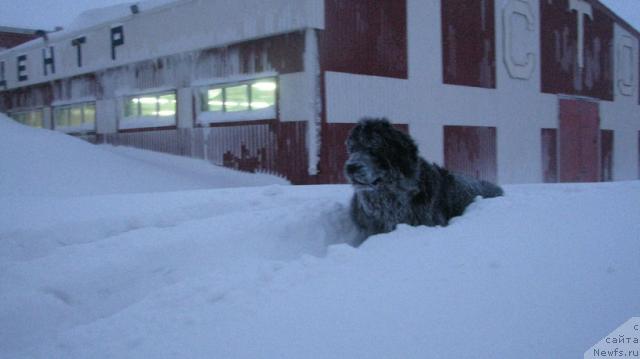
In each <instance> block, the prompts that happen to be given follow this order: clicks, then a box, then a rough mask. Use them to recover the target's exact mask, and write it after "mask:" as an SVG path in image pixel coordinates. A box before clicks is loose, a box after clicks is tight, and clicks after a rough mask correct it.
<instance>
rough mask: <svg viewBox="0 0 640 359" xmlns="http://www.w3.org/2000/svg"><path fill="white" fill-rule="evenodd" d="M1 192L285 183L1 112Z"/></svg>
mask: <svg viewBox="0 0 640 359" xmlns="http://www.w3.org/2000/svg"><path fill="white" fill-rule="evenodd" d="M0 173H1V174H2V175H1V176H0V197H2V196H16V195H31V196H42V195H46V196H69V195H74V196H75V195H94V194H108V193H134V192H135V193H138V192H159V191H177V190H186V189H203V188H220V187H230V186H234V187H238V186H257V185H268V184H278V183H279V184H286V183H287V182H286V181H285V180H283V179H281V178H278V177H274V176H268V175H252V174H247V173H241V172H237V171H232V170H229V169H224V168H220V167H216V166H213V165H211V164H209V163H207V162H205V161H200V160H193V159H187V158H182V157H178V156H170V155H163V154H158V153H153V152H145V151H139V150H134V149H126V148H113V147H111V146H94V145H91V144H89V143H86V142H85V141H82V140H79V139H76V138H74V137H71V136H68V135H65V134H62V133H58V132H54V131H49V130H42V129H35V128H30V127H27V126H23V125H21V124H18V123H16V122H15V121H13V120H11V119H9V118H7V117H6V116H4V115H2V114H0Z"/></svg>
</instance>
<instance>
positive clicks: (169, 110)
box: [158, 94, 176, 117]
mask: <svg viewBox="0 0 640 359" xmlns="http://www.w3.org/2000/svg"><path fill="white" fill-rule="evenodd" d="M175 115H176V95H174V94H168V95H162V96H159V97H158V116H161V117H171V116H175Z"/></svg>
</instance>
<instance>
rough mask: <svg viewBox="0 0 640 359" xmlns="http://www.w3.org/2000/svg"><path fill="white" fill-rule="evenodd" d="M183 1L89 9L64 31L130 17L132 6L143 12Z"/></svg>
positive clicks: (159, 0) (155, 0) (150, 1)
mask: <svg viewBox="0 0 640 359" xmlns="http://www.w3.org/2000/svg"><path fill="white" fill-rule="evenodd" d="M184 1H185V0H146V1H141V2H125V3H122V4H117V5H111V6H106V7H100V8H95V9H90V10H87V11H84V12H83V13H81V14H80V15H78V16H77V17H76V18H75V19H74V20H73V21H72V22H71V23H70V24H69V25H68V26H66V27H65V28H64V29H65V31H77V30H82V29H86V28H90V27H93V26H97V25H100V24H104V23H106V22H112V21H114V20H118V19H120V18H124V17H127V16H130V15H131V6H132V5H138V8H139V10H140V12H144V11H149V10H151V9H156V8H159V7H162V6H166V5H168V4H172V3H177V2H184ZM186 1H193V0H186Z"/></svg>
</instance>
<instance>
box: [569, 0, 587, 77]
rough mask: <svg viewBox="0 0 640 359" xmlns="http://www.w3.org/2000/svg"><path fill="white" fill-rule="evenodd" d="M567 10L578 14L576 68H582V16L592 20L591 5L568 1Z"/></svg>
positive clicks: (580, 0)
mask: <svg viewBox="0 0 640 359" xmlns="http://www.w3.org/2000/svg"><path fill="white" fill-rule="evenodd" d="M569 10H570V11H576V12H578V67H579V68H584V16H585V15H586V16H588V17H589V18H590V19H592V20H593V13H592V12H591V5H590V4H589V3H587V2H586V1H584V0H569Z"/></svg>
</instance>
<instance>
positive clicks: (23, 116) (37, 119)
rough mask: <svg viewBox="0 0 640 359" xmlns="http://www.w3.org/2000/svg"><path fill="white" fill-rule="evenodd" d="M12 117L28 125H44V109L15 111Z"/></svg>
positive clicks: (41, 126) (40, 126)
mask: <svg viewBox="0 0 640 359" xmlns="http://www.w3.org/2000/svg"><path fill="white" fill-rule="evenodd" d="M11 118H13V119H14V120H16V121H18V122H20V123H22V124H24V125H27V126H31V127H38V128H43V127H44V123H43V115H42V110H32V111H22V112H14V113H12V114H11Z"/></svg>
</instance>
